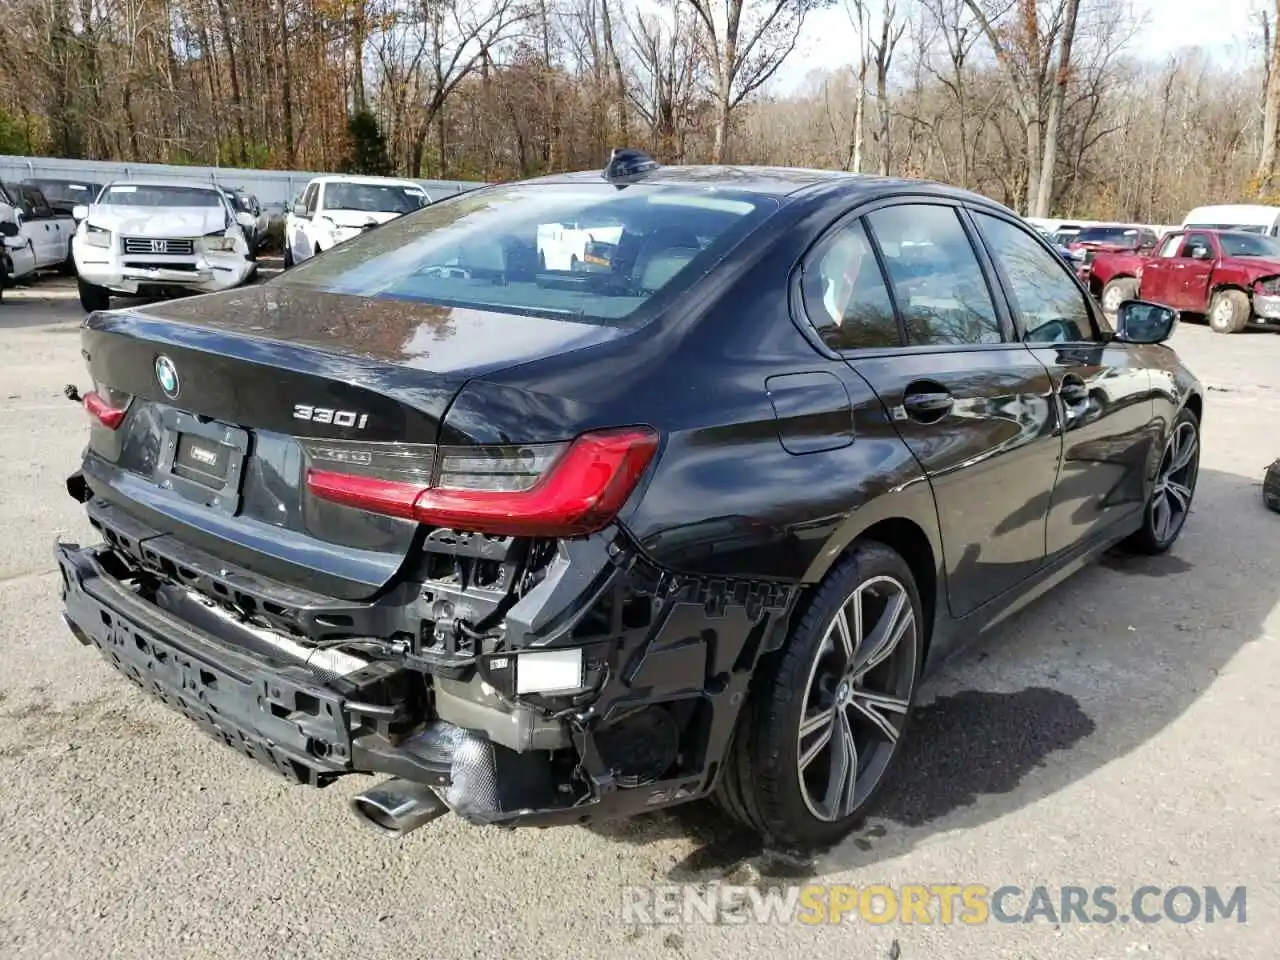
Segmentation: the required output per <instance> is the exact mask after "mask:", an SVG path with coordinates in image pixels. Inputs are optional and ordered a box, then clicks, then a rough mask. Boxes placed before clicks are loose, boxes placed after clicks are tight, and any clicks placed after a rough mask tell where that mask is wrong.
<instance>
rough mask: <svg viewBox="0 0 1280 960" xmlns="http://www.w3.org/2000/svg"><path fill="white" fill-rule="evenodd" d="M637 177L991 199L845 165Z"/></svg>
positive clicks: (750, 188) (569, 179)
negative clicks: (843, 167) (847, 168)
mask: <svg viewBox="0 0 1280 960" xmlns="http://www.w3.org/2000/svg"><path fill="white" fill-rule="evenodd" d="M523 182H525V183H604V182H607V181H605V180H604V178H603V177H602V174H601V171H600V170H584V171H579V172H575V173H556V174H549V175H547V176H545V177H538V178H535V179H533V180H526V181H523ZM636 182H640V183H646V184H657V185H666V186H681V187H689V186H714V187H721V188H723V189H725V190H736V191H741V192H743V193H755V194H760V195H763V196H773V197H786V196H790V195H792V194H796V193H799V192H800V191H802V190H808V189H810V188H822V187H824V186H826V187H836V188H839V187H844V188H846V189H848V190H849V191H850V192H858V193H866V194H874V193H882V192H898V191H910V192H924V193H933V194H938V195H941V196H950V197H955V198H958V199H965V200H974V201H981V202H983V203H987V204H990V203H992V201H990V200H989V199H988V198H986V197H982V196H980V195H979V194H976V193H972V192H970V191H968V190H960V189H959V188H956V187H951V186H948V185H946V184H942V183H937V182H935V181H933V180H915V179H904V178H899V177H881V176H876V175H874V174H868V173H849V172H848V171H844V170H817V169H812V168H809V167H765V166H751V165H711V164H707V165H700V164H678V165H676V164H673V165H671V166H659V167H657V168H656V169H653V170H650V171H648V172H646V173H644V174H643V175H642V176H640V177H639V178H637V181H636Z"/></svg>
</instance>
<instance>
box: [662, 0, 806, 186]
mask: <svg viewBox="0 0 1280 960" xmlns="http://www.w3.org/2000/svg"><path fill="white" fill-rule="evenodd" d="M680 2H684V3H688V4H689V6H690V7H692V9H693V12H694V13H695V14H696V15H697V17H698V19H699V20H701V21H702V32H701V37H702V40H703V44H704V50H705V54H706V57H707V62H708V63H709V64H710V67H711V75H712V79H713V81H714V98H715V105H716V121H715V140H714V142H713V144H712V148H711V161H712V162H713V163H723V162H724V160H725V156H726V152H727V150H728V143H729V126H730V123H731V121H732V119H733V111H734V109H735V108H736V107H738V105H739V104H741V103H742V102H743V101H744V100H745V99H746V98H747V97H749V96H750V95H751V94H753V93H754V92H755V91H757V90H758V89H760V87H761V86H762V85H763V84H764V83H765V82H766V81H768V79H769V78H770V77H772V76H773V75H774V74H775V73H777V71H778V68H779V67H781V66H782V64H783V63H784V62H785V61H786V59H787V57H789V56H790V55H791V53H792V51H794V50H795V48H796V41H797V40H798V39H799V37H800V29H801V27H803V26H804V20H805V17H806V16H808V14H809V12H810V11H811V10H814V9H816V8H818V7H821V6H826V4H827V2H828V0H680Z"/></svg>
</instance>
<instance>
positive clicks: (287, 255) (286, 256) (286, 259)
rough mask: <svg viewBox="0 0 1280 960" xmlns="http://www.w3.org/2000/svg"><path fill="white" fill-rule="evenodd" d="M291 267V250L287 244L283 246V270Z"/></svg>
mask: <svg viewBox="0 0 1280 960" xmlns="http://www.w3.org/2000/svg"><path fill="white" fill-rule="evenodd" d="M292 266H293V248H292V247H290V246H289V244H287V243H286V244H285V245H284V269H286V270H288V269H289V268H290V267H292Z"/></svg>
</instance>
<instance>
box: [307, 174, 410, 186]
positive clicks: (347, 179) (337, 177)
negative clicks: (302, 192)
mask: <svg viewBox="0 0 1280 960" xmlns="http://www.w3.org/2000/svg"><path fill="white" fill-rule="evenodd" d="M311 182H312V183H375V184H376V183H393V184H396V185H398V186H409V187H422V184H420V183H418V182H416V181H414V180H410V179H409V178H408V177H366V176H360V175H358V174H349V175H348V174H345V173H330V174H326V175H325V176H323V177H315V178H313V179H312V181H311Z"/></svg>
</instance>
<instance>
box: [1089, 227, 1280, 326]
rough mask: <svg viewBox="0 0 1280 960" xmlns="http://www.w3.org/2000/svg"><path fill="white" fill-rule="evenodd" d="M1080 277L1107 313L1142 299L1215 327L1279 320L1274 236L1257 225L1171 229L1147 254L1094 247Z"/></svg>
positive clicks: (1279, 251) (1279, 273) (1279, 250)
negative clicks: (1245, 229)
mask: <svg viewBox="0 0 1280 960" xmlns="http://www.w3.org/2000/svg"><path fill="white" fill-rule="evenodd" d="M1082 279H1085V280H1086V282H1087V283H1088V285H1089V288H1090V290H1092V291H1093V294H1094V296H1096V297H1098V298H1099V299H1100V300H1101V301H1102V307H1103V309H1104V310H1106V311H1107V312H1108V313H1114V312H1115V311H1116V309H1117V308H1118V307H1119V306H1120V304H1121V303H1123V302H1124V301H1125V300H1138V299H1141V300H1150V301H1152V302H1154V303H1160V304H1164V305H1165V306H1169V307H1173V308H1174V309H1176V310H1181V311H1183V312H1185V313H1196V314H1203V315H1204V316H1206V317H1208V320H1209V326H1210V327H1212V328H1213V330H1214V331H1215V332H1216V333H1239V332H1240V331H1241V330H1243V329H1244V328H1245V327H1246V326H1248V325H1249V323H1250V322H1251V321H1254V322H1262V323H1280V241H1277V240H1276V239H1274V238H1272V237H1264V236H1261V235H1259V234H1256V233H1241V232H1237V231H1229V230H1190V231H1188V230H1175V231H1173V232H1171V233H1167V234H1165V235H1164V237H1163V238H1162V239H1161V240H1160V243H1159V246H1158V248H1157V249H1156V250H1155V252H1154V253H1151V254H1138V253H1099V254H1095V256H1094V258H1093V262H1092V263H1091V264H1089V271H1088V274H1087V276H1086V277H1083V278H1082Z"/></svg>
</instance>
